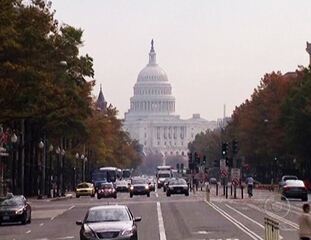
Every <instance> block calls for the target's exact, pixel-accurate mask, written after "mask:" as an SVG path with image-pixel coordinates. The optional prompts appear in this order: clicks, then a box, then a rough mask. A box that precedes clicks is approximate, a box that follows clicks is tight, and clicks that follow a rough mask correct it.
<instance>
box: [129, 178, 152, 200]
mask: <svg viewBox="0 0 311 240" xmlns="http://www.w3.org/2000/svg"><path fill="white" fill-rule="evenodd" d="M133 195H147V197H150V189H149V184H148V181H147V180H146V179H145V178H133V179H132V180H131V187H130V197H131V198H132V197H133Z"/></svg>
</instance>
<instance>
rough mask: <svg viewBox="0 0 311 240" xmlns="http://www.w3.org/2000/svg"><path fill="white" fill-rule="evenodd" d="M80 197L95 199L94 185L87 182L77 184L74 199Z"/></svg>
mask: <svg viewBox="0 0 311 240" xmlns="http://www.w3.org/2000/svg"><path fill="white" fill-rule="evenodd" d="M80 196H91V197H95V188H94V185H93V184H92V183H88V182H83V183H80V184H78V185H77V187H76V197H77V198H79V197H80Z"/></svg>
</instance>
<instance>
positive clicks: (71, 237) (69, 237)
mask: <svg viewBox="0 0 311 240" xmlns="http://www.w3.org/2000/svg"><path fill="white" fill-rule="evenodd" d="M74 238H75V237H74V236H67V237H59V238H56V239H59V240H62V239H74Z"/></svg>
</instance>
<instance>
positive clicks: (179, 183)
mask: <svg viewBox="0 0 311 240" xmlns="http://www.w3.org/2000/svg"><path fill="white" fill-rule="evenodd" d="M171 194H185V195H186V196H189V186H188V184H187V182H186V180H185V179H177V180H172V181H170V182H169V183H168V185H167V189H166V196H168V197H170V196H171Z"/></svg>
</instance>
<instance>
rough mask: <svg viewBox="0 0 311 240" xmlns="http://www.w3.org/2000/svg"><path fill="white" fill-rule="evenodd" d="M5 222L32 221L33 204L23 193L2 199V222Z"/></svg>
mask: <svg viewBox="0 0 311 240" xmlns="http://www.w3.org/2000/svg"><path fill="white" fill-rule="evenodd" d="M3 222H21V223H22V224H26V223H30V222H31V206H30V205H29V203H28V202H27V200H26V198H25V197H24V196H23V195H19V196H12V195H11V196H9V197H6V198H1V199H0V224H1V223H3Z"/></svg>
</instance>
